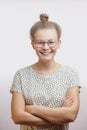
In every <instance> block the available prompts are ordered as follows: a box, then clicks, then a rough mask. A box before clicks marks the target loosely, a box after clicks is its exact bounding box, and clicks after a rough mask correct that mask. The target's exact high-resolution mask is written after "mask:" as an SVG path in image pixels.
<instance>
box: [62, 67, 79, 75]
mask: <svg viewBox="0 0 87 130" xmlns="http://www.w3.org/2000/svg"><path fill="white" fill-rule="evenodd" d="M62 70H63V71H64V72H66V73H68V74H73V73H74V74H75V73H78V70H77V69H76V68H73V67H70V66H62Z"/></svg>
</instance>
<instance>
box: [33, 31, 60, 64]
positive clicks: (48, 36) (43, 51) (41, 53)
mask: <svg viewBox="0 0 87 130" xmlns="http://www.w3.org/2000/svg"><path fill="white" fill-rule="evenodd" d="M43 43H44V44H43ZM60 43H61V41H60V40H58V35H57V32H56V30H55V29H41V30H38V31H36V33H35V35H34V41H33V42H32V46H33V48H34V50H35V51H36V54H37V56H38V58H39V61H44V62H47V61H52V60H54V56H55V54H56V51H57V49H58V48H59V46H60ZM38 44H40V45H39V46H41V45H42V44H43V45H42V47H39V46H38ZM49 44H55V46H52V45H49ZM50 46H52V47H50Z"/></svg>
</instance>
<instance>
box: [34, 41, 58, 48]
mask: <svg viewBox="0 0 87 130" xmlns="http://www.w3.org/2000/svg"><path fill="white" fill-rule="evenodd" d="M52 40H53V41H52ZM40 42H41V43H42V45H41V46H38V45H39V44H37V43H40ZM50 42H53V43H55V45H53V46H50ZM57 42H58V40H56V41H54V39H50V40H48V41H47V42H45V41H42V40H38V41H35V42H34V43H35V44H36V46H37V47H38V48H42V47H43V46H44V45H45V43H47V45H48V46H49V47H50V48H53V47H55V46H56V45H57Z"/></svg>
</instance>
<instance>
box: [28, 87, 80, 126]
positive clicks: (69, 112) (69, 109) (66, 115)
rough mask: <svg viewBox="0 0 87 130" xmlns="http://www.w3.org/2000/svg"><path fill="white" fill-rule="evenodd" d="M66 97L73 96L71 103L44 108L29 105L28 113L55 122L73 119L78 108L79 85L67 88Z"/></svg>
mask: <svg viewBox="0 0 87 130" xmlns="http://www.w3.org/2000/svg"><path fill="white" fill-rule="evenodd" d="M66 97H73V98H74V102H72V103H71V105H69V106H68V105H66V104H64V105H63V107H59V108H46V107H41V106H34V105H31V106H30V107H29V111H30V113H32V114H33V115H36V116H38V117H40V118H43V119H46V120H48V121H50V122H52V123H55V124H63V123H67V122H72V121H74V120H75V118H76V116H77V113H78V110H79V87H72V88H69V89H68V91H67V95H66Z"/></svg>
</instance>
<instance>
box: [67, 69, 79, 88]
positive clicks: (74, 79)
mask: <svg viewBox="0 0 87 130" xmlns="http://www.w3.org/2000/svg"><path fill="white" fill-rule="evenodd" d="M75 86H78V87H79V88H80V79H79V74H78V71H77V70H75V69H72V70H71V71H70V74H69V87H75Z"/></svg>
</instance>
